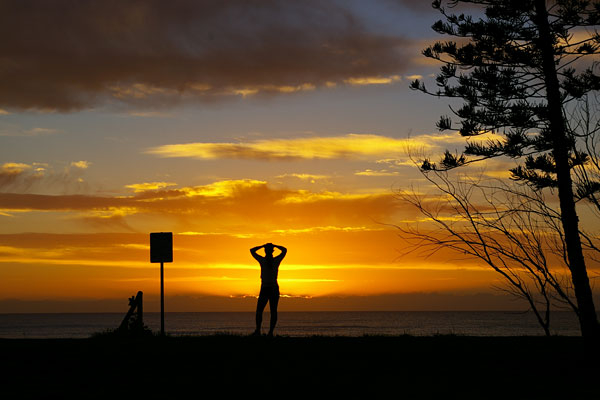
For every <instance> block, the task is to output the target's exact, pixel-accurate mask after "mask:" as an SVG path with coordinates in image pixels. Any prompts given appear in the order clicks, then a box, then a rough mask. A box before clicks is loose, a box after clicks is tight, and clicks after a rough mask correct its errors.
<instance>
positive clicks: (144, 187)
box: [125, 182, 177, 192]
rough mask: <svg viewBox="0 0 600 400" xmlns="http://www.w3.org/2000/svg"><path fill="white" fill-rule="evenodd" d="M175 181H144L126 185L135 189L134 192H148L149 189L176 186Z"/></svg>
mask: <svg viewBox="0 0 600 400" xmlns="http://www.w3.org/2000/svg"><path fill="white" fill-rule="evenodd" d="M176 185H177V184H176V183H174V182H144V183H132V184H131V185H125V187H126V188H128V189H133V191H134V192H146V191H148V190H159V189H164V188H166V187H169V186H176Z"/></svg>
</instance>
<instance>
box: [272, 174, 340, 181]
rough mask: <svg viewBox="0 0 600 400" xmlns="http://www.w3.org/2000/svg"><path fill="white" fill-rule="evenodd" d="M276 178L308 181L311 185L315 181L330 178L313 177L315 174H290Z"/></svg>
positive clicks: (323, 176) (325, 176) (326, 176)
mask: <svg viewBox="0 0 600 400" xmlns="http://www.w3.org/2000/svg"><path fill="white" fill-rule="evenodd" d="M276 178H280V179H285V178H295V179H300V180H301V181H309V182H311V183H315V182H316V181H319V180H324V179H329V178H331V177H330V176H329V175H315V174H297V173H292V174H283V175H278V176H276Z"/></svg>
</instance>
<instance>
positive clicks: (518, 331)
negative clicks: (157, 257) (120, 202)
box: [0, 311, 580, 338]
mask: <svg viewBox="0 0 600 400" xmlns="http://www.w3.org/2000/svg"><path fill="white" fill-rule="evenodd" d="M123 317H124V315H123V314H120V313H69V314H0V338H87V337H90V336H92V335H93V334H94V333H101V332H104V331H107V330H110V329H114V328H117V327H118V326H119V324H120V323H121V321H122V319H123ZM144 324H145V325H146V326H148V327H149V328H150V329H151V330H152V331H154V332H159V331H160V313H145V314H144ZM268 325H269V313H268V312H266V313H265V315H264V318H263V331H266V330H268ZM253 330H254V313H252V312H182V313H166V314H165V331H166V333H167V334H170V335H173V336H182V335H212V334H219V333H227V334H241V335H245V334H250V333H252V331H253ZM551 331H552V334H557V335H565V336H576V335H579V334H580V332H579V326H578V322H577V319H576V317H575V316H574V315H573V313H570V312H554V313H552V326H551ZM276 334H277V335H282V336H313V335H327V336H363V335H402V334H410V335H415V336H430V335H436V334H457V335H471V336H538V335H543V334H544V332H543V330H542V328H541V327H540V326H539V324H538V323H537V321H536V319H535V317H534V315H533V314H532V313H531V312H527V313H521V312H511V311H507V312H501V311H484V312H481V311H473V312H470V311H458V312H443V311H431V312H422V311H398V312H388V311H372V312H364V311H356V312H354V311H345V312H280V313H279V321H278V324H277V329H276Z"/></svg>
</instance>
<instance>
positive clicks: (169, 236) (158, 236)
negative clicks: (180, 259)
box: [150, 232, 173, 263]
mask: <svg viewBox="0 0 600 400" xmlns="http://www.w3.org/2000/svg"><path fill="white" fill-rule="evenodd" d="M150 262H151V263H159V262H167V263H168V262H173V232H155V233H151V234H150Z"/></svg>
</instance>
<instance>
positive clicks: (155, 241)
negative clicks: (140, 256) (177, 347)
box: [150, 232, 173, 336]
mask: <svg viewBox="0 0 600 400" xmlns="http://www.w3.org/2000/svg"><path fill="white" fill-rule="evenodd" d="M150 262H151V263H160V334H161V335H163V336H164V334H165V283H164V265H163V263H166V262H168V263H170V262H173V233H172V232H155V233H151V234H150Z"/></svg>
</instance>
